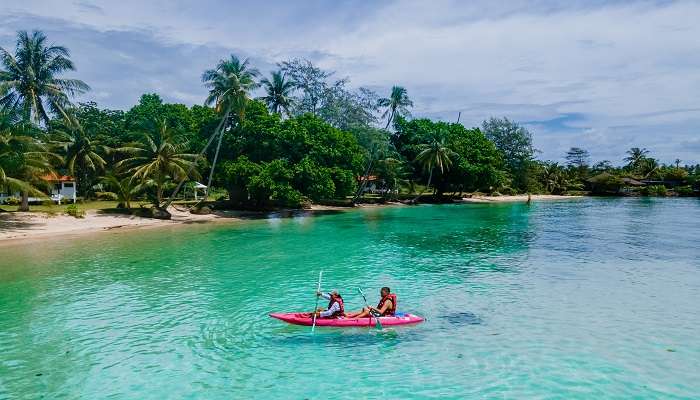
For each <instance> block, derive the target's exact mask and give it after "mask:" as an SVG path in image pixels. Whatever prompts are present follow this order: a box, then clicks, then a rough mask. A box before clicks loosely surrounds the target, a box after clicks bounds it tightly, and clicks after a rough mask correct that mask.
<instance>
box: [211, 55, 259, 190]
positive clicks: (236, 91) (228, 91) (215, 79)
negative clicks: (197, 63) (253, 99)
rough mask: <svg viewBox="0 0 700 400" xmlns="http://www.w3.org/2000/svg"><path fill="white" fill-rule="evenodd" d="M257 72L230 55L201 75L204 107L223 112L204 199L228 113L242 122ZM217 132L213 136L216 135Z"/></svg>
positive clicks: (239, 122)
mask: <svg viewBox="0 0 700 400" xmlns="http://www.w3.org/2000/svg"><path fill="white" fill-rule="evenodd" d="M259 75H260V73H259V72H258V70H257V69H255V68H251V67H250V65H249V63H248V60H247V59H246V60H243V61H241V60H240V59H239V58H238V57H236V56H235V55H233V54H231V56H230V57H229V59H228V60H221V61H219V64H217V66H216V69H210V70H207V71H205V72H204V74H202V81H204V85H205V86H206V87H207V88H209V96H207V99H206V101H205V104H206V105H212V104H214V105H215V109H216V111H217V112H223V117H222V118H221V123H220V124H219V127H218V131H219V133H218V134H219V141H218V144H217V146H216V151H215V153H214V160H213V161H212V163H211V168H210V172H209V180H208V181H207V189H206V191H205V196H204V198H205V199H206V197H207V195H208V194H209V188H210V187H211V181H212V178H213V176H214V170H215V168H216V162H217V159H218V157H219V150H220V149H221V142H222V139H223V135H224V132H225V130H226V128H227V126H226V124H227V122H228V121H229V114H230V113H233V114H234V115H235V116H236V117H237V121H238V124H241V123H242V121H243V120H244V119H245V111H246V108H247V105H248V101H249V100H250V95H249V94H250V91H251V90H253V89H255V88H256V87H258V83H257V82H256V81H255V79H256V77H257V76H259ZM216 135H217V133H216V132H215V133H214V136H216Z"/></svg>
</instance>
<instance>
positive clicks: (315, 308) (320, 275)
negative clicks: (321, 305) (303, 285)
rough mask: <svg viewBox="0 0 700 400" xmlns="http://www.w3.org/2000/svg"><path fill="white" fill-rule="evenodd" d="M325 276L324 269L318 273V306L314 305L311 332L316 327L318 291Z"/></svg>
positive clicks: (317, 296)
mask: <svg viewBox="0 0 700 400" xmlns="http://www.w3.org/2000/svg"><path fill="white" fill-rule="evenodd" d="M322 277H323V271H320V272H319V273H318V288H317V289H316V306H314V322H313V323H312V324H311V333H314V329H316V310H318V298H319V295H318V292H320V291H321V278H322Z"/></svg>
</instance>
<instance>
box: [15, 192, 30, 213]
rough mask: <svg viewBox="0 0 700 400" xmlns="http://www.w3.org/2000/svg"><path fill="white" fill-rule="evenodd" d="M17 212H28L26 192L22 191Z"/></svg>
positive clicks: (27, 194)
mask: <svg viewBox="0 0 700 400" xmlns="http://www.w3.org/2000/svg"><path fill="white" fill-rule="evenodd" d="M17 211H29V192H27V191H26V190H23V191H22V203H21V204H20V206H19V208H18V209H17Z"/></svg>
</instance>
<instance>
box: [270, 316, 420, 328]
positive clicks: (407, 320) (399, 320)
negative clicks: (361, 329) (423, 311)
mask: <svg viewBox="0 0 700 400" xmlns="http://www.w3.org/2000/svg"><path fill="white" fill-rule="evenodd" d="M270 316H271V317H272V318H276V319H279V320H280V321H284V322H286V323H288V324H293V325H305V326H311V324H312V323H313V319H312V318H311V314H309V313H272V314H270ZM423 321H425V319H424V318H422V317H419V316H417V315H414V314H405V313H396V315H395V316H393V317H379V322H381V324H382V326H395V325H410V324H417V323H420V322H423ZM375 323H376V319H375V317H367V318H344V317H340V318H316V326H337V327H353V326H369V327H373V326H374V325H375Z"/></svg>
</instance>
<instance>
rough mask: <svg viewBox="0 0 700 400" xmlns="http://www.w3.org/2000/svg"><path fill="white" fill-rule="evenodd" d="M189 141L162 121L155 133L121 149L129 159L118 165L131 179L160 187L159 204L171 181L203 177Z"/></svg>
mask: <svg viewBox="0 0 700 400" xmlns="http://www.w3.org/2000/svg"><path fill="white" fill-rule="evenodd" d="M186 148H187V146H186V143H183V142H179V141H178V140H177V138H176V137H175V135H174V133H173V131H172V130H171V129H170V128H169V127H168V126H167V125H166V123H165V121H164V120H163V121H158V123H157V124H156V130H155V132H153V133H147V132H144V133H143V134H142V136H141V140H140V141H139V142H137V143H133V144H132V145H130V146H125V147H121V148H119V149H117V151H119V152H122V153H125V154H127V155H128V156H127V158H126V159H124V160H122V161H119V162H118V163H116V164H115V167H116V168H117V169H121V168H125V169H126V173H127V174H129V175H130V176H131V179H133V180H136V181H138V182H141V183H142V184H144V185H153V186H154V187H155V189H156V198H155V206H156V207H157V208H159V207H160V205H161V204H162V202H163V190H164V189H165V186H166V184H167V183H168V182H170V181H171V180H183V181H184V180H185V179H187V178H194V179H199V174H198V173H197V171H196V170H195V168H194V167H195V164H196V161H197V159H198V155H197V154H188V153H184V150H185V149H186Z"/></svg>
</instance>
